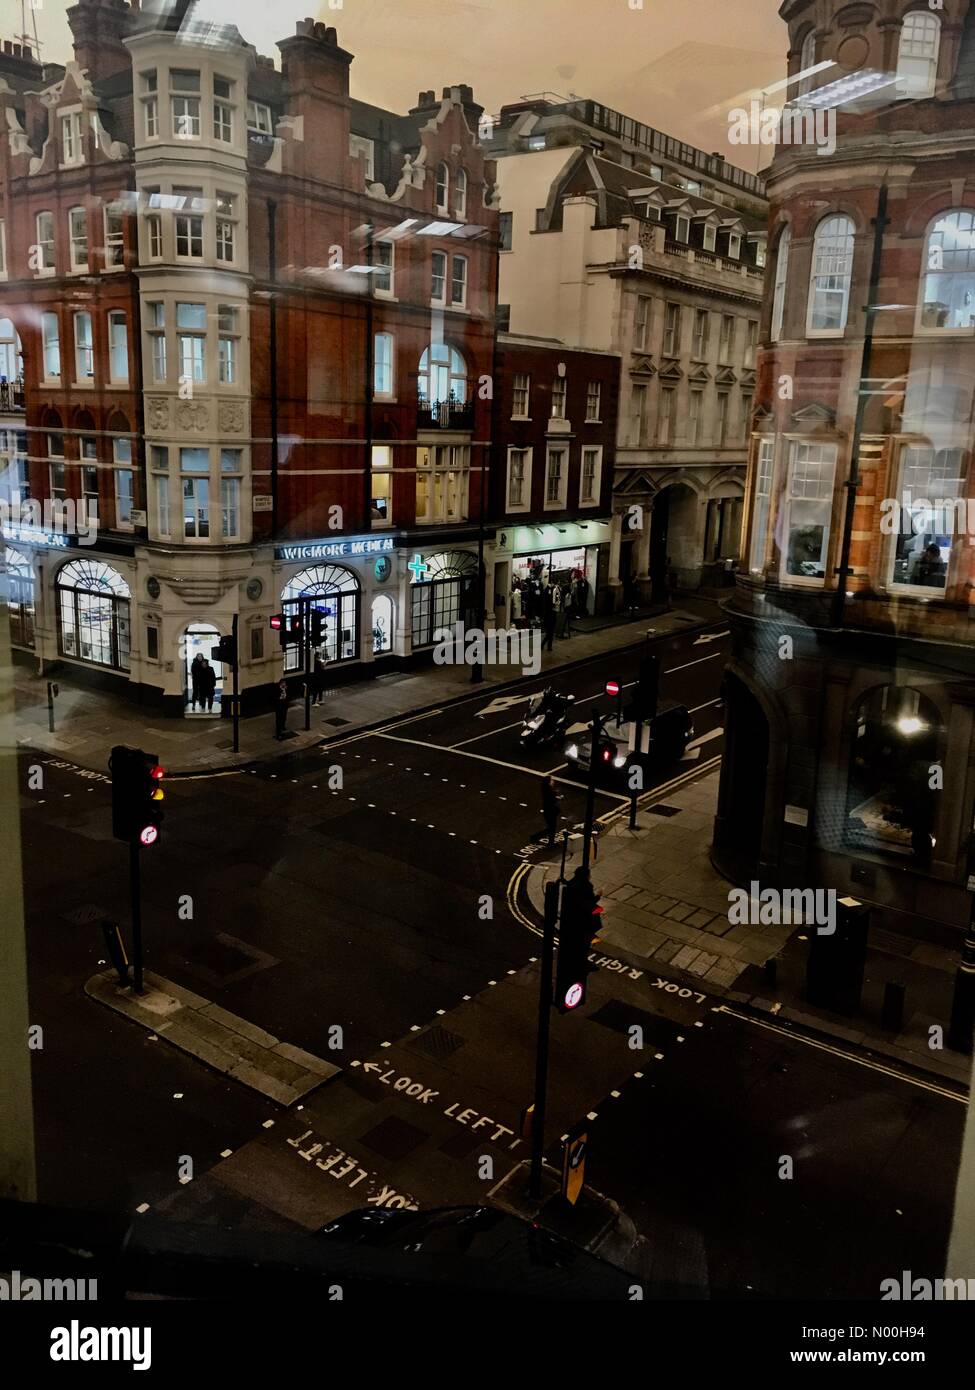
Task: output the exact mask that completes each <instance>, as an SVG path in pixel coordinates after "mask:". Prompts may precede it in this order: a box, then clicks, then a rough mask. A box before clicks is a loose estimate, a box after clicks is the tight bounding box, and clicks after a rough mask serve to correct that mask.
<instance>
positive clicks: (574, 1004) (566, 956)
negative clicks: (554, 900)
mask: <svg viewBox="0 0 975 1390" xmlns="http://www.w3.org/2000/svg"><path fill="white" fill-rule="evenodd" d="M599 911H600V909H599V907H598V906H597V902H596V895H595V893H594V892H593V889H592V885H591V884H590V883H589V881H588V879H586V878H572V879H571V880H570V881H569V882H568V883H567V884H566V885H565V887H564V888H563V889H562V905H561V909H560V912H559V954H558V960H557V962H556V966H555V1007H556V1008H557V1009H558V1011H559V1013H560V1014H568V1013H572V1012H573V1010H575V1009H578V1008H580V1007H581V1006H582V1005H583V1004H584V1003H585V1002H586V979H587V978H588V975H589V972H590V970H591V969H592V967H591V965H590V964H589V947H590V946H591V944H592V939H593V937H594V936H595V935H596V927H597V925H598V921H599V917H598V914H599Z"/></svg>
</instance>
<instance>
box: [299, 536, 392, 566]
mask: <svg viewBox="0 0 975 1390" xmlns="http://www.w3.org/2000/svg"><path fill="white" fill-rule="evenodd" d="M393 549H394V546H393V537H392V536H352V537H351V538H349V539H347V540H343V541H299V542H298V543H297V544H295V545H278V546H275V548H274V558H275V559H276V560H355V559H361V558H364V557H366V556H370V555H384V554H386V553H388V552H389V551H391V550H393Z"/></svg>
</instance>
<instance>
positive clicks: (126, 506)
mask: <svg viewBox="0 0 975 1390" xmlns="http://www.w3.org/2000/svg"><path fill="white" fill-rule="evenodd" d="M112 453H113V458H114V461H115V468H114V472H115V524H116V526H121V527H131V525H132V508H133V507H134V506H135V473H134V472H133V471H132V441H131V439H115V440H113V441H112Z"/></svg>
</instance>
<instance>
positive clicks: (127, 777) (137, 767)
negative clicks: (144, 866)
mask: <svg viewBox="0 0 975 1390" xmlns="http://www.w3.org/2000/svg"><path fill="white" fill-rule="evenodd" d="M108 769H109V772H110V773H111V776H112V834H113V835H114V837H115V839H116V840H125V841H126V842H127V843H128V844H140V845H146V846H148V845H153V844H155V843H156V841H157V840H158V839H159V827H160V825H161V824H162V821H163V816H164V813H163V809H162V804H161V803H162V801H163V800H164V799H165V795H166V794H165V792H164V791H163V789H162V786H161V785H160V784H161V782H162V780H163V778H164V777H165V775H166V769H165V768H164V767H162V766H161V764H160V762H159V759H158V758H157V756H156V754H155V753H146V752H143V750H142V749H141V748H126V747H124V746H123V745H121V744H119V745H118V746H116V747H115V748H113V749H112V756H111V757H110V758H109V761H108Z"/></svg>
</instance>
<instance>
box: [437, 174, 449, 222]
mask: <svg viewBox="0 0 975 1390" xmlns="http://www.w3.org/2000/svg"><path fill="white" fill-rule="evenodd" d="M436 193H437V211H438V212H447V211H448V208H447V198H448V196H449V193H450V174H449V172H448V170H447V166H446V164H438V165H437V189H436Z"/></svg>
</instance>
